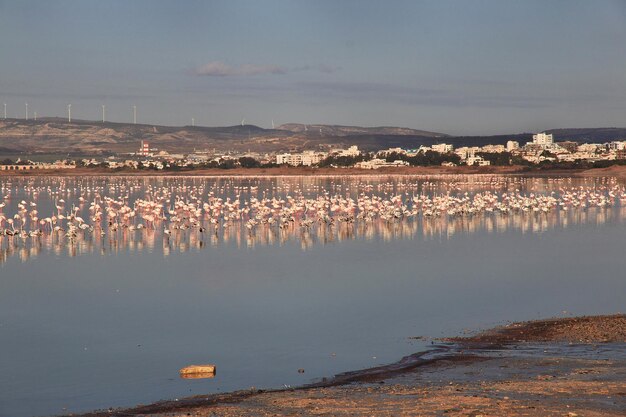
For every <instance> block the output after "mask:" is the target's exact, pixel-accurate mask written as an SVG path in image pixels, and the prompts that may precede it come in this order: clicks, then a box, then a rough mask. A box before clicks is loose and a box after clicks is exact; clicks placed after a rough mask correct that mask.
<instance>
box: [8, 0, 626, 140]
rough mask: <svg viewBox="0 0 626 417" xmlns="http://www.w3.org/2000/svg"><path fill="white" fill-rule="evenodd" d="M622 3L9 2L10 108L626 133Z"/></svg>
mask: <svg viewBox="0 0 626 417" xmlns="http://www.w3.org/2000/svg"><path fill="white" fill-rule="evenodd" d="M625 44H626V2H624V1H621V0H602V1H597V2H585V1H551V2H544V1H535V0H529V1H524V2H519V1H512V0H483V1H472V2H468V1H460V0H458V1H453V0H438V1H434V0H432V1H389V2H376V1H370V0H364V1H297V0H294V1H280V0H271V1H263V2H261V1H251V0H250V1H238V0H236V1H184V2H180V1H147V0H137V1H133V2H126V1H118V0H112V1H107V2H96V1H92V0H86V1H81V2H74V1H65V0H59V1H54V2H50V1H31V0H25V1H19V2H16V1H5V0H0V45H2V46H1V47H0V74H1V76H0V103H3V104H4V103H7V116H8V117H10V118H14V117H15V118H24V117H25V104H26V103H28V109H29V110H28V111H29V112H30V114H31V115H33V116H34V114H35V112H37V117H38V118H42V117H48V116H57V117H63V118H66V119H67V118H68V117H69V114H68V113H69V109H68V105H69V104H71V105H72V107H71V118H72V119H73V120H77V119H88V120H101V119H102V117H103V107H102V106H106V120H107V121H111V122H126V123H132V122H133V106H134V105H136V106H137V123H147V124H159V125H191V124H192V119H193V123H194V124H195V125H196V126H199V125H202V126H226V125H236V124H239V123H240V122H241V120H242V119H244V118H245V120H246V123H250V124H255V125H259V126H261V127H266V128H270V127H271V124H272V120H273V121H274V123H275V124H276V125H279V124H282V123H290V122H294V123H306V124H342V125H361V126H402V127H409V128H414V129H421V130H428V131H435V132H441V133H447V134H452V135H491V134H499V133H502V134H506V133H512V132H530V131H534V132H539V131H543V130H546V129H551V128H574V127H612V126H616V127H623V126H626V71H624V68H626V48H624V45H625Z"/></svg>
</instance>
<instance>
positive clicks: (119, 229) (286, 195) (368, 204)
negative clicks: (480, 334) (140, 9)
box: [0, 176, 626, 261]
mask: <svg viewBox="0 0 626 417" xmlns="http://www.w3.org/2000/svg"><path fill="white" fill-rule="evenodd" d="M621 207H626V190H625V188H624V185H623V184H622V183H620V182H619V181H618V180H617V179H615V178H599V179H578V180H575V179H572V178H525V177H513V176H511V177H505V176H473V177H467V176H427V177H397V178H390V177H383V176H381V177H343V178H338V177H334V178H333V177H295V178H273V179H264V178H243V179H242V178H218V179H215V178H181V177H179V178H176V177H174V178H158V177H157V178H155V177H143V178H141V177H140V178H137V177H114V178H67V177H56V178H55V177H40V178H18V177H5V178H3V180H2V184H1V185H0V250H3V251H4V252H3V253H2V254H0V261H2V260H3V259H5V260H6V259H7V258H8V257H9V256H10V255H11V254H13V253H17V252H19V251H20V250H21V251H22V256H28V255H24V253H23V252H24V251H27V253H31V252H33V251H34V253H35V254H36V253H37V252H38V250H39V249H40V248H41V247H42V245H44V246H45V245H47V246H48V247H54V248H55V250H57V251H59V250H61V249H62V248H67V249H68V250H69V251H70V254H72V253H75V252H76V251H77V250H78V251H79V252H80V251H85V249H86V250H93V248H94V247H100V248H101V250H105V249H106V248H107V247H109V248H111V249H115V248H120V247H128V248H130V249H133V248H135V247H137V248H139V249H141V247H142V245H143V244H144V243H147V244H148V245H149V246H150V247H153V246H155V245H156V243H157V240H159V239H160V240H161V242H162V246H163V252H164V254H168V253H169V252H170V250H171V249H172V247H178V248H179V249H180V250H185V248H188V247H190V246H191V247H202V246H204V245H205V244H206V243H210V244H212V245H215V244H218V243H219V242H220V241H223V242H228V241H230V240H233V239H234V240H235V241H237V243H238V244H241V241H242V240H244V239H245V241H246V244H247V246H253V245H254V244H255V242H256V241H261V242H262V243H265V244H273V243H276V242H279V243H284V242H285V241H286V240H289V239H292V238H294V237H295V238H298V239H300V241H301V242H302V245H303V247H308V246H310V245H311V244H312V243H313V241H314V238H317V239H318V240H319V241H322V242H324V243H326V242H328V241H334V240H342V239H353V238H358V237H366V238H374V237H375V236H381V237H382V238H383V239H392V238H395V237H410V236H413V235H415V233H416V232H418V231H420V230H421V231H422V233H423V234H424V235H425V236H429V235H430V236H435V235H437V234H439V235H446V236H450V235H451V234H455V233H457V232H458V231H466V232H472V231H475V230H478V229H485V230H488V231H491V230H504V229H507V228H509V227H514V228H518V229H520V230H522V231H525V230H530V231H542V230H546V229H547V228H549V227H551V226H552V227H553V226H555V225H558V224H561V225H567V222H570V221H574V222H585V221H589V218H588V216H589V213H590V212H591V211H593V213H594V215H593V219H595V221H597V222H602V221H604V220H603V219H604V218H605V217H606V210H607V209H620V210H621ZM29 250H30V252H28V251H29Z"/></svg>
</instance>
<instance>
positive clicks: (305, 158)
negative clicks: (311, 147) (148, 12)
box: [276, 151, 326, 166]
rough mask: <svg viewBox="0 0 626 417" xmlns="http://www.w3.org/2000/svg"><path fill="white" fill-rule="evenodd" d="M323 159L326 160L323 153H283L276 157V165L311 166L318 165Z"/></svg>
mask: <svg viewBox="0 0 626 417" xmlns="http://www.w3.org/2000/svg"><path fill="white" fill-rule="evenodd" d="M324 158H326V154H325V153H324V152H314V151H304V152H302V153H294V154H291V153H283V154H278V155H276V165H291V166H301V165H302V166H312V165H317V164H319V163H320V162H322V160H323V159H324Z"/></svg>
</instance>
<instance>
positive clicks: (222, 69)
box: [196, 61, 287, 77]
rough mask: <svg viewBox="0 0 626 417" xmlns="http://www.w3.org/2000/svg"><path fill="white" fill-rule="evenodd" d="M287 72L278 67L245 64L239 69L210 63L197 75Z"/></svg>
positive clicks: (225, 75) (219, 63)
mask: <svg viewBox="0 0 626 417" xmlns="http://www.w3.org/2000/svg"><path fill="white" fill-rule="evenodd" d="M286 72H287V70H286V69H285V68H283V67H280V66H277V65H253V64H245V65H241V66H239V67H233V66H230V65H227V64H225V63H223V62H221V61H213V62H209V63H208V64H205V65H203V66H201V67H200V68H198V69H196V75H206V76H209V77H232V76H236V75H262V74H285V73H286Z"/></svg>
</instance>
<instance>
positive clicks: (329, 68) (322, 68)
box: [292, 64, 341, 74]
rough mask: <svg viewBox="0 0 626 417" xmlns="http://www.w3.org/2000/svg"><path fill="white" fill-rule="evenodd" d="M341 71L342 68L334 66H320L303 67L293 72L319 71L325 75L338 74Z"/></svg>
mask: <svg viewBox="0 0 626 417" xmlns="http://www.w3.org/2000/svg"><path fill="white" fill-rule="evenodd" d="M340 69H341V67H336V66H333V65H326V64H319V65H303V66H301V67H295V68H293V69H292V71H293V72H300V71H319V72H322V73H324V74H332V73H333V72H337V71H339V70H340Z"/></svg>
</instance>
